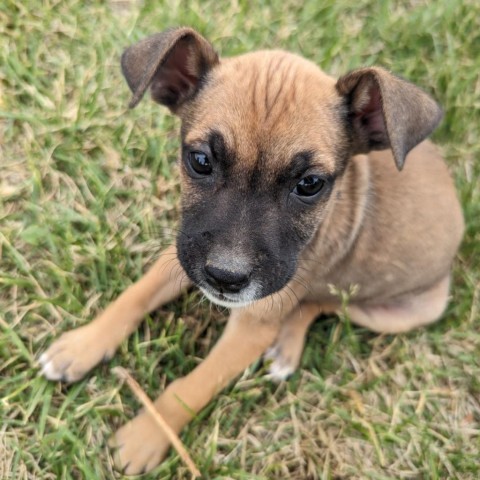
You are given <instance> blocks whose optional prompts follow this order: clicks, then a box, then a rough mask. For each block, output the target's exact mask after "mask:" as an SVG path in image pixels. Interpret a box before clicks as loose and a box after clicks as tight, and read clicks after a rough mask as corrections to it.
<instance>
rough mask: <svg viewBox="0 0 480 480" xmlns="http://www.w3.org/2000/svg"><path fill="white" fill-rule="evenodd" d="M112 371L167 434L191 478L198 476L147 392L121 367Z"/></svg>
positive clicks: (183, 448) (176, 437) (188, 457)
mask: <svg viewBox="0 0 480 480" xmlns="http://www.w3.org/2000/svg"><path fill="white" fill-rule="evenodd" d="M112 372H113V373H114V374H115V375H117V376H118V377H120V378H121V379H123V380H125V381H126V382H127V384H128V386H129V387H130V389H131V390H132V392H133V393H134V394H135V396H136V397H137V398H138V399H139V400H140V402H141V403H142V404H143V406H144V407H145V408H146V409H147V411H148V412H149V413H150V415H152V417H153V419H154V420H155V422H157V424H158V425H159V426H160V428H161V429H162V430H163V431H164V433H165V435H166V436H167V438H168V440H169V441H170V443H171V444H172V446H173V448H174V449H175V450H176V451H177V453H178V454H179V455H180V458H181V459H182V460H183V461H184V462H185V464H186V465H187V467H188V469H189V470H190V472H191V473H192V475H193V478H197V477H200V476H201V474H200V471H199V470H198V468H197V467H196V465H195V464H194V463H193V460H192V459H191V457H190V455H189V454H188V452H187V450H186V449H185V447H184V446H183V443H182V442H181V440H180V439H179V438H178V435H177V434H176V433H175V432H174V431H173V430H172V428H171V427H170V425H168V423H167V422H166V421H165V420H164V419H163V417H162V416H161V415H160V413H159V412H158V410H157V409H156V408H155V405H154V404H153V403H152V401H151V400H150V399H149V398H148V396H147V394H146V393H145V392H144V391H143V390H142V389H141V387H140V385H139V384H138V383H137V382H136V381H135V379H134V378H133V377H132V376H131V375H130V374H129V373H128V372H127V371H126V370H125V369H124V368H122V367H115V368H113V369H112Z"/></svg>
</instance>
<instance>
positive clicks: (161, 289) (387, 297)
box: [40, 28, 464, 474]
mask: <svg viewBox="0 0 480 480" xmlns="http://www.w3.org/2000/svg"><path fill="white" fill-rule="evenodd" d="M122 71H123V74H124V76H125V78H126V80H127V83H128V85H129V87H130V88H131V90H132V92H133V97H132V100H131V102H130V107H132V108H133V107H135V106H136V105H137V104H138V102H139V101H140V100H141V99H142V97H143V95H144V93H145V92H146V90H147V89H150V91H151V95H152V98H153V100H154V101H156V102H158V103H160V104H162V105H165V106H167V107H168V108H169V109H170V110H171V111H172V112H173V113H175V114H176V115H178V116H179V117H180V118H181V120H182V126H181V142H182V147H181V159H180V165H181V176H182V198H181V202H182V211H183V215H182V225H181V229H180V232H181V233H180V235H179V236H178V239H177V244H176V246H172V247H170V248H168V249H167V250H166V251H165V252H164V254H163V255H161V257H160V259H159V260H158V261H157V263H155V264H154V265H153V267H152V268H151V269H150V270H149V272H148V273H147V274H146V275H145V276H144V277H143V278H141V279H140V280H139V281H138V282H137V283H135V284H134V285H132V286H131V287H129V288H128V289H127V290H126V291H125V292H124V293H123V294H122V295H121V296H120V297H119V298H118V300H117V301H116V302H114V303H113V304H112V305H110V306H109V307H108V308H107V309H106V310H105V312H104V313H103V314H101V315H100V316H99V317H98V318H97V319H95V320H94V321H93V322H91V323H90V324H88V325H86V326H83V327H80V328H78V329H76V330H73V331H71V332H68V333H65V334H63V335H62V336H61V337H60V338H59V339H58V340H57V341H56V342H54V343H53V345H52V346H51V347H50V348H49V349H48V350H47V351H46V352H45V353H44V354H43V355H42V356H41V360H40V361H41V364H42V365H43V373H44V375H45V376H46V377H47V378H48V379H50V380H63V381H68V382H73V381H76V380H79V379H80V378H82V377H83V376H84V375H85V374H86V373H87V372H88V371H89V370H90V369H91V368H92V367H94V366H95V365H96V364H98V363H99V362H100V361H102V360H103V359H108V358H110V357H111V356H112V355H113V354H114V352H115V350H116V349H117V347H118V346H119V344H120V343H121V342H122V341H123V340H124V339H125V338H126V337H127V336H128V335H129V334H130V333H131V332H132V331H133V330H134V329H135V328H136V327H137V326H138V324H139V323H140V322H141V320H142V318H143V317H144V315H145V314H146V313H147V312H150V311H151V310H153V309H155V308H158V307H159V306H160V305H162V304H164V303H166V302H169V301H171V300H173V299H175V298H176V297H177V296H178V295H180V293H181V291H182V289H183V288H186V287H187V286H188V285H187V282H185V281H183V280H182V282H180V280H179V278H180V277H182V278H183V277H184V276H182V275H178V274H177V273H179V272H180V271H183V272H184V273H186V275H187V277H188V279H189V282H190V283H193V284H195V285H196V286H198V287H199V288H200V289H201V290H202V292H203V293H204V294H205V296H206V297H208V298H209V299H210V300H211V301H212V302H214V303H217V304H219V305H223V306H226V307H230V308H231V309H232V310H231V314H230V318H229V321H228V324H227V327H226V329H225V332H224V333H223V336H222V337H221V339H220V340H219V342H218V343H217V345H216V346H215V347H214V348H213V350H212V352H211V353H210V354H209V355H208V357H207V358H206V359H205V360H204V361H203V363H201V364H200V365H199V366H198V367H197V368H196V369H194V370H193V371H192V372H191V373H190V374H189V375H187V376H186V377H184V378H180V379H178V380H176V381H174V382H173V383H172V384H170V385H169V386H168V387H167V389H166V390H165V391H164V392H163V394H162V395H161V396H160V397H159V398H158V399H157V400H156V407H157V408H158V410H159V411H160V413H161V414H162V415H163V417H164V418H165V419H166V420H167V421H168V423H169V424H170V425H171V427H172V428H173V429H175V430H176V431H180V430H181V429H182V427H184V426H185V424H187V423H188V422H189V420H190V419H191V418H192V414H194V413H195V412H198V411H200V410H201V409H202V408H203V407H204V406H205V405H207V403H208V402H209V401H210V400H211V399H212V397H213V396H214V395H215V394H216V393H217V392H218V391H219V390H221V389H222V388H223V387H224V386H225V385H227V384H228V382H230V381H231V380H232V379H233V378H234V377H235V376H236V375H238V374H239V373H240V372H242V371H243V370H244V369H245V368H246V367H248V366H249V365H250V364H251V363H252V362H253V361H255V360H256V359H257V358H258V357H260V356H261V355H262V354H264V353H265V352H266V351H267V349H269V347H271V348H270V350H269V353H268V355H269V357H270V358H271V359H272V363H271V367H270V369H271V374H272V376H274V377H276V378H285V377H286V376H288V375H289V374H291V373H292V372H293V371H294V369H295V368H296V367H297V366H298V363H299V359H300V355H301V352H302V349H303V344H304V338H305V334H306V331H307V329H308V327H309V325H310V324H311V322H312V321H313V320H314V319H315V318H316V317H317V316H318V315H319V314H320V313H322V312H335V311H338V310H339V308H340V306H341V302H340V299H339V298H338V296H337V295H335V294H334V293H332V292H333V290H334V289H332V288H331V286H332V285H333V286H335V287H336V291H337V292H338V291H342V290H343V291H349V290H350V289H351V288H352V286H356V288H355V290H356V294H355V295H354V296H353V297H352V298H351V299H350V303H349V305H348V307H347V309H348V314H349V316H350V318H351V320H352V322H354V323H356V324H358V325H361V326H364V327H368V328H370V329H372V330H374V331H375V332H388V333H394V332H404V331H407V330H410V329H412V328H414V327H419V326H422V325H426V324H429V323H431V322H433V321H435V320H437V319H438V318H439V317H440V316H441V314H442V312H443V311H444V309H445V306H446V304H447V299H448V293H449V283H450V268H451V264H452V260H453V258H454V256H455V253H456V251H457V248H458V246H459V243H460V241H461V238H462V232H463V228H464V225H463V217H462V212H461V209H460V206H459V203H458V200H457V196H456V193H455V189H454V186H453V183H452V180H451V178H450V175H449V173H448V170H447V167H446V165H445V163H444V162H443V160H442V158H441V156H440V155H439V153H438V152H437V150H436V149H435V147H434V146H433V145H432V144H431V143H429V142H428V141H424V139H425V138H426V137H427V136H428V135H429V134H430V133H431V132H432V131H433V129H434V128H435V127H436V126H437V124H438V123H439V121H440V119H441V116H442V113H441V109H440V108H439V107H438V105H437V104H436V103H435V101H433V100H432V99H431V98H430V97H429V96H428V95H427V94H426V93H424V92H423V91H422V90H420V89H419V88H417V87H416V86H414V85H412V84H410V83H408V82H406V81H404V80H402V79H400V78H398V77H395V76H393V75H392V74H390V73H389V72H387V71H386V70H383V69H382V68H377V67H373V68H362V69H360V70H356V71H353V72H351V73H348V74H346V75H345V76H343V77H341V78H340V79H339V80H335V79H333V78H331V77H329V76H327V75H326V74H325V73H323V72H322V71H320V70H319V69H318V68H317V67H316V66H315V65H314V64H312V63H310V62H309V61H307V60H305V59H303V58H301V57H298V56H296V55H293V54H290V53H286V52H283V51H259V52H255V53H250V54H246V55H241V56H238V57H234V58H228V59H219V58H218V56H217V54H216V53H215V51H214V49H213V47H212V46H211V45H210V43H209V42H208V41H207V40H205V39H204V38H203V37H202V36H201V35H200V34H198V33H197V32H196V31H194V30H192V29H190V28H177V29H171V30H168V31H165V32H163V33H159V34H156V35H153V36H151V37H149V38H147V39H145V40H143V41H141V42H139V43H137V44H136V45H133V46H132V47H130V48H128V49H127V50H126V51H125V52H124V54H123V56H122ZM407 154H408V158H407V161H406V163H405V160H406V157H407ZM404 163H405V165H404ZM112 444H113V445H116V446H117V447H118V450H117V451H116V463H117V467H118V468H119V469H123V470H124V472H125V473H127V474H136V473H139V472H146V471H149V470H151V469H152V468H154V467H155V466H156V465H157V464H158V463H159V462H160V461H161V460H162V458H163V457H164V455H165V454H166V452H167V450H168V447H169V445H168V441H167V439H166V438H165V436H164V434H163V433H162V431H161V430H160V429H159V428H158V427H157V426H156V425H155V423H154V422H152V421H151V419H150V418H149V416H148V414H146V413H140V414H139V415H138V416H137V417H136V418H135V419H134V420H132V421H131V422H129V423H128V424H127V425H125V426H124V427H122V428H121V429H120V430H119V431H118V432H117V433H116V434H115V435H114V437H113V440H112Z"/></svg>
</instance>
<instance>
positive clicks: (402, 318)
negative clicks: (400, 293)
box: [348, 275, 450, 333]
mask: <svg viewBox="0 0 480 480" xmlns="http://www.w3.org/2000/svg"><path fill="white" fill-rule="evenodd" d="M449 288H450V275H448V276H446V277H444V278H443V279H442V280H440V281H439V282H437V283H436V284H434V285H433V286H432V287H430V288H429V289H428V290H425V291H423V292H422V293H419V294H416V295H411V296H409V297H404V298H401V299H398V300H394V301H391V302H388V303H385V304H383V305H382V304H379V305H375V304H352V305H350V306H349V307H348V313H349V315H350V318H351V320H352V322H353V323H356V324H357V325H361V326H362V327H366V328H369V329H370V330H373V331H374V332H379V333H401V332H407V331H409V330H412V329H414V328H418V327H421V326H423V325H428V324H430V323H433V322H435V321H436V320H438V319H439V318H440V316H441V315H442V313H443V312H444V310H445V308H446V306H447V303H448V292H449Z"/></svg>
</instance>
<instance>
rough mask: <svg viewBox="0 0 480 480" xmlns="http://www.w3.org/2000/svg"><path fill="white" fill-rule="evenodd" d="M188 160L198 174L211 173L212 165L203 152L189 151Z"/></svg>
mask: <svg viewBox="0 0 480 480" xmlns="http://www.w3.org/2000/svg"><path fill="white" fill-rule="evenodd" d="M188 161H189V163H190V167H192V170H193V171H194V172H195V173H196V174H198V175H202V176H203V175H210V174H211V173H212V165H211V163H210V160H209V159H208V156H207V155H206V154H205V153H203V152H190V153H189V154H188Z"/></svg>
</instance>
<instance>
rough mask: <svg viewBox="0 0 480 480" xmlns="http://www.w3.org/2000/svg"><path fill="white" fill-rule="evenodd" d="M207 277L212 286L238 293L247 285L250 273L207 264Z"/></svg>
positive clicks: (221, 290)
mask: <svg viewBox="0 0 480 480" xmlns="http://www.w3.org/2000/svg"><path fill="white" fill-rule="evenodd" d="M205 278H206V280H207V282H208V283H209V284H210V285H211V286H212V287H214V288H216V289H217V290H220V292H226V293H238V292H239V291H240V290H241V289H242V288H243V287H245V286H246V285H247V283H248V281H249V278H250V274H249V273H245V272H240V271H239V272H232V271H230V270H223V269H222V268H217V267H213V266H211V265H205Z"/></svg>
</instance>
